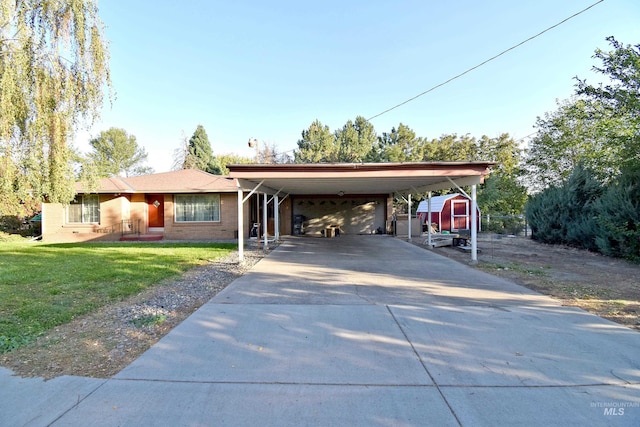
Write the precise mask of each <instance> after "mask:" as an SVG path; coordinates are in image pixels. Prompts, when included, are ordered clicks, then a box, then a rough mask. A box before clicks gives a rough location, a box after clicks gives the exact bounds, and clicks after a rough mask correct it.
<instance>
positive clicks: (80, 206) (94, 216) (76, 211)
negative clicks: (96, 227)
mask: <svg viewBox="0 0 640 427" xmlns="http://www.w3.org/2000/svg"><path fill="white" fill-rule="evenodd" d="M67 221H68V222H69V223H79V224H85V223H91V222H96V223H98V222H100V199H99V197H98V195H97V194H91V195H83V196H76V198H75V199H74V200H73V201H72V202H71V203H70V204H69V207H68V208H67Z"/></svg>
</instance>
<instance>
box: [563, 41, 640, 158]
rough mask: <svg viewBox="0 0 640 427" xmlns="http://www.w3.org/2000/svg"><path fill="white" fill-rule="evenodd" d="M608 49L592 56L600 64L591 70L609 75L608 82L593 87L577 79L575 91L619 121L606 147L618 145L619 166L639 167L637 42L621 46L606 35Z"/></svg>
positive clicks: (639, 57)
mask: <svg viewBox="0 0 640 427" xmlns="http://www.w3.org/2000/svg"><path fill="white" fill-rule="evenodd" d="M607 41H608V42H609V43H610V44H611V46H612V48H613V49H612V50H611V51H603V50H601V49H597V50H596V52H595V55H594V58H596V59H598V60H600V61H601V63H602V65H601V66H594V67H593V70H594V71H596V72H598V73H601V74H603V75H605V76H607V77H608V78H609V83H608V84H600V85H598V86H593V85H590V84H587V82H586V80H584V79H583V80H580V79H578V84H577V88H576V91H577V93H578V94H580V95H584V96H586V97H588V98H589V99H593V100H597V101H599V102H600V103H602V104H603V105H604V106H605V108H606V112H607V116H608V117H609V118H610V119H611V120H612V121H614V122H619V123H620V124H621V125H620V126H617V127H616V129H615V130H614V132H609V135H608V136H609V140H610V141H611V142H612V144H610V146H612V145H616V146H620V154H621V155H620V169H629V168H632V169H637V168H639V167H640V44H636V45H624V44H622V43H620V42H618V41H617V40H616V39H615V38H614V37H608V38H607Z"/></svg>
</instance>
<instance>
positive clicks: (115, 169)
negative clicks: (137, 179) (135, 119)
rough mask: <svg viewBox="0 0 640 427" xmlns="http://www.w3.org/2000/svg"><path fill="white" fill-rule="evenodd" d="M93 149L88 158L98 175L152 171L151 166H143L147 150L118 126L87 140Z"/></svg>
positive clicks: (140, 173) (125, 174)
mask: <svg viewBox="0 0 640 427" xmlns="http://www.w3.org/2000/svg"><path fill="white" fill-rule="evenodd" d="M89 144H90V145H91V148H92V149H93V151H92V152H91V153H89V156H88V157H89V159H90V161H92V162H93V163H94V165H95V167H96V169H97V172H98V175H99V176H104V177H109V176H135V175H145V174H149V173H153V168H150V167H148V166H145V165H144V163H145V162H146V161H147V152H146V150H145V149H144V148H143V147H140V146H139V145H138V143H137V142H136V137H135V136H133V135H129V134H128V133H127V131H125V130H124V129H119V128H110V129H108V130H106V131H102V132H100V135H98V137H97V138H93V139H92V140H91V141H89Z"/></svg>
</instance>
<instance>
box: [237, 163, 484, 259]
mask: <svg viewBox="0 0 640 427" xmlns="http://www.w3.org/2000/svg"><path fill="white" fill-rule="evenodd" d="M493 165H495V163H493V162H416V163H318V164H236V165H229V166H227V167H228V168H229V177H230V178H234V179H235V180H236V182H237V185H238V224H239V226H238V257H239V260H240V261H242V260H243V259H244V238H245V237H244V231H243V227H242V224H244V218H243V206H244V203H245V202H246V201H247V200H248V199H249V198H250V197H251V196H252V195H253V194H256V193H258V194H262V195H263V214H264V216H265V218H264V220H263V221H262V223H263V232H262V237H263V238H264V244H265V246H267V244H268V236H267V231H266V224H267V220H266V215H267V213H266V212H267V205H268V204H269V203H274V206H275V207H277V206H278V205H279V203H281V200H284V199H285V198H287V197H289V196H293V195H309V194H314V195H344V194H353V195H359V194H360V195H362V194H388V195H394V196H397V197H399V198H402V199H403V200H405V201H406V202H407V204H408V205H409V206H411V195H412V194H416V193H429V197H431V192H432V191H437V190H444V189H449V188H456V189H457V190H458V191H461V192H463V193H464V190H462V187H465V186H471V195H469V198H470V199H471V201H472V208H471V211H472V225H471V260H472V261H476V260H477V231H476V230H477V227H476V224H477V220H478V218H477V215H476V207H477V203H476V186H477V185H478V184H482V183H483V182H484V178H485V177H486V176H487V175H488V174H489V172H490V168H491V167H492V166H493ZM245 193H246V195H245ZM465 194H466V193H465ZM409 212H411V211H410V209H409ZM274 214H275V218H274V221H275V224H276V226H275V230H276V231H275V236H274V237H275V238H276V239H278V238H279V235H278V234H279V231H278V229H279V218H278V209H277V208H276V209H274ZM410 225H411V221H409V233H408V238H409V240H410V239H411V226H410ZM429 232H430V230H429Z"/></svg>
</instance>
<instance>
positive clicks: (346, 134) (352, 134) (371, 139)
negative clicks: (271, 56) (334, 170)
mask: <svg viewBox="0 0 640 427" xmlns="http://www.w3.org/2000/svg"><path fill="white" fill-rule="evenodd" d="M335 138H336V143H337V145H338V161H339V162H344V163H355V162H363V161H365V159H366V158H367V155H368V154H369V152H370V151H371V150H372V149H373V148H374V147H375V144H376V141H377V139H378V136H377V135H376V131H375V129H374V127H373V125H372V124H371V123H369V122H368V121H367V119H365V118H364V117H362V116H358V117H356V120H355V122H352V121H351V120H348V121H347V123H346V124H345V125H344V126H343V127H342V129H339V130H337V131H336V132H335Z"/></svg>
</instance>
